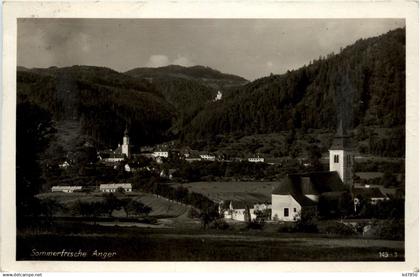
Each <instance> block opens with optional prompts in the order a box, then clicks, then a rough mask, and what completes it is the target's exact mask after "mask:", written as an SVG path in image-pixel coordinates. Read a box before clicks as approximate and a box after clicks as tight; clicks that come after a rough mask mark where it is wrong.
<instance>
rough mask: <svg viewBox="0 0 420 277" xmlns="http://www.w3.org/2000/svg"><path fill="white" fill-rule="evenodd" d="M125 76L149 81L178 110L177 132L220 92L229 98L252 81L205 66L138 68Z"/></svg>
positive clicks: (175, 127) (175, 130)
mask: <svg viewBox="0 0 420 277" xmlns="http://www.w3.org/2000/svg"><path fill="white" fill-rule="evenodd" d="M125 74H126V75H128V76H132V77H135V78H138V79H147V80H149V81H150V82H152V83H153V85H155V87H156V88H157V89H158V90H159V91H160V92H161V93H162V95H163V96H164V98H165V99H166V100H167V101H168V102H169V103H171V104H172V105H173V106H174V107H175V108H176V110H177V121H176V122H175V123H174V126H173V128H172V131H174V133H178V132H179V131H180V130H181V129H182V128H183V127H184V126H186V125H188V124H189V122H190V121H191V120H192V119H193V118H194V117H195V116H196V115H197V113H198V112H199V111H200V110H202V109H203V108H204V107H205V106H206V105H207V104H208V103H211V102H212V100H213V99H214V98H215V96H216V94H217V92H218V91H221V92H222V93H223V95H227V94H228V93H229V91H230V90H231V89H232V88H234V87H239V86H242V85H244V84H246V83H247V82H248V81H247V80H246V79H244V78H242V77H239V76H236V75H232V74H225V73H221V72H220V71H217V70H215V69H212V68H210V67H204V66H192V67H184V66H179V65H170V66H165V67H158V68H135V69H132V70H130V71H127V72H126V73H125Z"/></svg>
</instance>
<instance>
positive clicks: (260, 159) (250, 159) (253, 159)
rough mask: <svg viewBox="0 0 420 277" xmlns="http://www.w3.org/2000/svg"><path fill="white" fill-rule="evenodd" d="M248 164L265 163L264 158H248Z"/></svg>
mask: <svg viewBox="0 0 420 277" xmlns="http://www.w3.org/2000/svg"><path fill="white" fill-rule="evenodd" d="M248 162H250V163H263V162H264V158H261V157H259V156H258V157H251V158H248Z"/></svg>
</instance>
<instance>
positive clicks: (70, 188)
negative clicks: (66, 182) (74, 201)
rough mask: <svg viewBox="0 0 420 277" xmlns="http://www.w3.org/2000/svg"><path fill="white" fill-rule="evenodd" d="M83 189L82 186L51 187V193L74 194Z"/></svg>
mask: <svg viewBox="0 0 420 277" xmlns="http://www.w3.org/2000/svg"><path fill="white" fill-rule="evenodd" d="M82 188H83V187H82V186H53V187H51V192H65V193H73V192H75V191H80V190H81V189H82Z"/></svg>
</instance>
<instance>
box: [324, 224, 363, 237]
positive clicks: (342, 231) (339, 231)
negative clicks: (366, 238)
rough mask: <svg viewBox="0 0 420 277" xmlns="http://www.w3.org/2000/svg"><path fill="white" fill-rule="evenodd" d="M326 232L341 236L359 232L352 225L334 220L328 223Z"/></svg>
mask: <svg viewBox="0 0 420 277" xmlns="http://www.w3.org/2000/svg"><path fill="white" fill-rule="evenodd" d="M324 232H325V233H327V234H335V235H340V236H350V235H355V234H356V233H357V232H356V230H355V229H353V228H352V227H350V226H348V225H345V224H343V223H340V222H334V223H332V224H330V225H328V226H327V227H326V228H325V229H324Z"/></svg>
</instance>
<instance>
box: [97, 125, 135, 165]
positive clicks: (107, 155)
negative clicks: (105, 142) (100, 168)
mask: <svg viewBox="0 0 420 277" xmlns="http://www.w3.org/2000/svg"><path fill="white" fill-rule="evenodd" d="M131 148H132V146H131V145H130V137H129V136H128V130H127V128H125V131H124V136H123V141H122V145H121V144H118V147H117V149H115V150H110V151H102V152H101V153H100V154H99V158H100V159H101V160H103V161H104V162H108V163H115V162H121V161H123V160H125V159H130V158H131Z"/></svg>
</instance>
